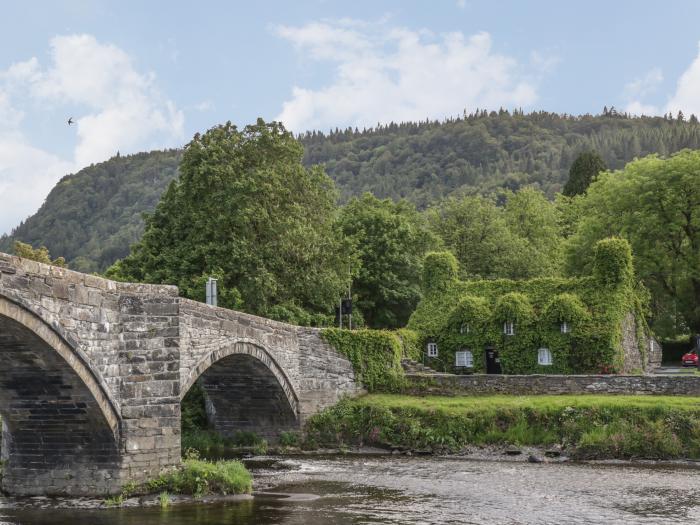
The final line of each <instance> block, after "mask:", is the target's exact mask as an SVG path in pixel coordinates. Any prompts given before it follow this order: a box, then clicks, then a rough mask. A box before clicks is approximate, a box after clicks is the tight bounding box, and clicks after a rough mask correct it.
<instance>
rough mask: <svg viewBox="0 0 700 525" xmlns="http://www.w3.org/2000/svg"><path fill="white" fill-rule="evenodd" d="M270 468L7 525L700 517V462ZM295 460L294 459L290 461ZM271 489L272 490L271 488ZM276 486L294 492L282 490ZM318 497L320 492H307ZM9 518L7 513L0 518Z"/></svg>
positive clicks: (351, 462) (362, 462)
mask: <svg viewBox="0 0 700 525" xmlns="http://www.w3.org/2000/svg"><path fill="white" fill-rule="evenodd" d="M291 461H292V463H293V466H295V467H296V468H295V469H291V470H290V469H286V470H278V469H274V468H269V465H266V464H264V463H263V464H262V465H265V468H262V469H259V470H258V471H256V473H255V475H256V480H257V483H258V485H259V486H261V487H263V486H264V487H263V489H264V491H265V492H266V493H259V494H257V495H256V497H255V498H254V499H253V500H250V501H242V502H235V503H226V504H209V505H183V506H175V507H171V508H169V509H166V510H164V511H162V510H161V509H160V508H149V509H115V510H100V511H77V510H70V511H69V510H52V511H47V510H13V509H8V508H4V509H3V508H2V507H0V515H2V516H4V517H3V518H0V523H6V524H11V525H19V524H21V525H43V524H46V525H82V524H86V525H87V524H90V525H164V524H168V525H184V524H188V525H191V524H196V525H220V524H221V525H223V524H227V525H228V524H236V525H238V524H240V525H248V524H251V525H252V524H256V525H268V524H273V523H274V524H284V525H302V524H304V525H325V524H329V523H333V524H339V525H345V524H348V525H349V524H369V523H387V524H425V523H455V524H457V523H459V524H470V523H473V524H504V525H506V524H513V525H515V524H518V525H526V524H527V525H529V524H589V523H625V524H671V523H674V524H675V523H683V524H690V523H700V505H699V504H698V501H700V470H697V469H690V468H652V467H632V466H600V465H573V464H541V465H532V464H527V463H493V462H479V461H465V460H448V459H434V458H394V457H392V458H387V457H382V458H367V457H350V458H343V457H340V458H338V457H333V458H303V459H298V460H291ZM287 467H289V464H287ZM267 491H270V492H272V491H274V493H275V494H272V493H267ZM277 493H283V494H292V495H296V496H295V497H284V496H280V495H279V494H277ZM308 495H316V496H318V497H309V496H308ZM3 520H4V521H3Z"/></svg>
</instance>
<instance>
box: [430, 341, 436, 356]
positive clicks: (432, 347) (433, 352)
mask: <svg viewBox="0 0 700 525" xmlns="http://www.w3.org/2000/svg"><path fill="white" fill-rule="evenodd" d="M437 356H438V346H437V343H434V342H432V341H431V342H430V343H428V357H437Z"/></svg>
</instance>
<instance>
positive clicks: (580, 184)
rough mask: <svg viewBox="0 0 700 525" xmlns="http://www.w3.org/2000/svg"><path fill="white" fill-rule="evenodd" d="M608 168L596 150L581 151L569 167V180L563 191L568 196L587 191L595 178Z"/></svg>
mask: <svg viewBox="0 0 700 525" xmlns="http://www.w3.org/2000/svg"><path fill="white" fill-rule="evenodd" d="M606 169H607V166H606V165H605V161H604V160H603V159H602V158H601V157H600V155H598V153H596V152H595V151H584V152H583V153H580V154H579V156H578V157H576V160H574V163H573V164H572V165H571V168H570V169H569V180H568V181H566V184H565V185H564V191H563V192H562V193H564V195H566V196H567V197H573V196H574V195H580V194H582V193H586V190H587V189H588V186H590V184H591V182H593V179H594V178H595V177H596V176H597V175H598V173H600V172H601V171H605V170H606Z"/></svg>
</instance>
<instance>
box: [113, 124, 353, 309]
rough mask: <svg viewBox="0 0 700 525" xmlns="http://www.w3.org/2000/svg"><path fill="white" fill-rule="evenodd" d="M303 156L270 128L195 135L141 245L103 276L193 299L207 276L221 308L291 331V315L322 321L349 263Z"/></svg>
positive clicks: (331, 207) (330, 200) (329, 186)
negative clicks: (276, 321) (283, 323)
mask: <svg viewBox="0 0 700 525" xmlns="http://www.w3.org/2000/svg"><path fill="white" fill-rule="evenodd" d="M302 155H303V147H302V146H301V144H299V142H298V141H296V140H295V139H294V137H293V136H292V135H291V134H290V133H289V132H287V131H286V130H285V129H284V127H283V126H282V125H281V124H279V123H275V122H272V123H265V122H263V121H262V120H258V122H257V123H256V124H254V125H250V126H246V127H245V128H244V129H243V130H239V129H238V128H237V127H236V126H234V125H232V124H231V123H230V122H229V123H226V124H224V125H221V126H216V127H214V128H212V129H210V130H209V131H207V132H206V133H204V134H203V135H199V134H197V135H195V137H194V139H193V140H192V141H191V142H190V143H189V144H188V145H187V147H186V148H185V151H184V154H183V157H182V163H181V165H180V177H179V178H178V179H177V180H175V181H174V182H173V183H171V185H170V186H169V188H168V190H167V191H166V193H165V194H164V196H163V198H162V199H161V201H160V203H159V204H158V206H157V207H156V210H155V212H154V213H153V215H151V216H148V217H147V218H146V230H145V232H144V235H143V237H142V239H141V241H140V242H139V243H138V244H136V245H135V246H134V247H133V249H132V252H131V254H129V255H128V256H127V257H126V258H124V259H123V260H121V261H119V262H118V263H116V264H115V265H114V266H113V267H112V268H111V269H110V271H109V272H108V274H109V275H111V276H113V277H116V278H119V279H123V280H136V281H144V282H151V283H171V284H177V285H178V286H179V287H180V291H181V293H182V294H183V295H184V296H186V297H191V298H195V299H200V300H203V299H204V282H205V281H206V279H207V278H208V277H209V276H214V277H218V278H219V285H220V286H219V299H220V301H219V304H220V305H221V306H225V307H229V308H239V309H242V310H244V311H248V312H251V313H255V314H261V315H267V316H271V317H277V318H284V319H285V320H290V321H297V322H298V321H299V320H298V319H296V317H295V316H296V314H297V313H299V310H300V309H301V310H305V311H307V312H313V313H318V314H326V313H328V312H329V311H330V309H331V308H332V306H333V305H334V304H335V302H336V300H337V298H338V297H339V296H340V293H341V292H342V291H343V290H345V289H347V285H348V284H349V279H350V270H351V266H352V259H351V257H350V255H349V251H348V250H346V249H345V247H344V245H343V244H342V241H341V240H340V238H339V236H338V235H337V234H334V232H333V225H334V220H335V213H336V192H335V189H334V186H333V181H332V180H331V179H330V178H328V176H327V175H326V174H325V173H324V172H323V169H322V168H321V167H312V168H306V167H304V166H303V165H302V163H301V158H302Z"/></svg>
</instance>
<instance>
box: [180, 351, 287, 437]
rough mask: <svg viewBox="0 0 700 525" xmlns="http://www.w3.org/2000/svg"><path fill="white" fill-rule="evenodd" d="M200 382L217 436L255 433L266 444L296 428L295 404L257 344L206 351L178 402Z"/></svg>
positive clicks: (284, 376) (267, 354)
mask: <svg viewBox="0 0 700 525" xmlns="http://www.w3.org/2000/svg"><path fill="white" fill-rule="evenodd" d="M196 382H199V384H200V385H201V387H202V388H203V390H204V392H205V395H206V398H207V417H208V419H209V423H210V425H212V426H213V427H214V428H215V429H216V430H217V431H218V432H219V433H221V434H223V435H229V436H230V435H233V434H234V433H235V432H237V431H254V432H256V433H257V434H259V435H261V436H262V437H265V438H267V439H269V440H272V441H274V440H276V439H277V437H278V435H279V432H280V431H283V430H291V429H294V428H298V425H299V399H298V397H297V394H296V391H295V389H294V386H293V384H292V382H291V381H290V379H289V377H288V376H287V374H286V373H285V372H284V370H283V369H282V367H281V366H280V365H279V363H277V361H276V360H275V359H274V358H273V357H272V355H271V353H270V352H269V351H268V350H267V349H266V348H265V347H264V346H262V345H260V344H259V343H257V342H256V341H253V340H250V339H237V340H235V341H233V342H231V343H229V344H227V345H226V346H224V347H222V348H219V349H216V350H213V351H212V352H209V353H208V354H207V355H206V356H205V357H204V358H202V359H201V360H200V361H199V362H198V363H197V364H196V365H195V366H194V368H193V369H192V370H191V371H190V372H189V374H188V376H187V379H185V380H184V381H183V383H182V389H181V393H180V399H181V400H182V399H184V397H185V395H186V394H187V392H188V391H189V390H190V388H191V387H192V386H193V385H194V384H195V383H196Z"/></svg>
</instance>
